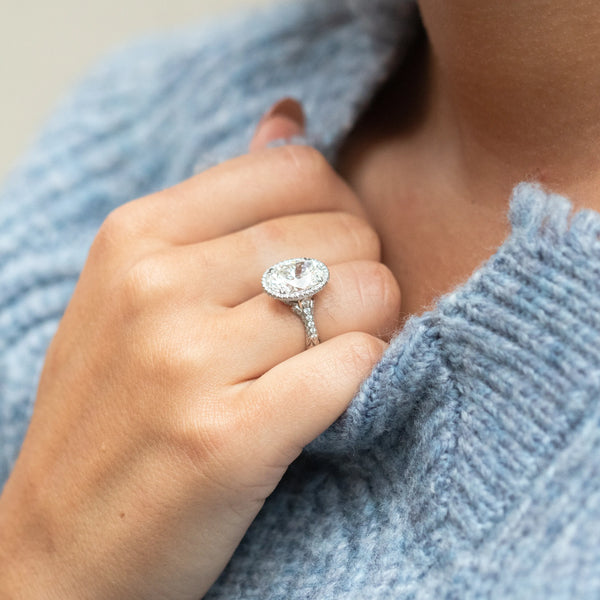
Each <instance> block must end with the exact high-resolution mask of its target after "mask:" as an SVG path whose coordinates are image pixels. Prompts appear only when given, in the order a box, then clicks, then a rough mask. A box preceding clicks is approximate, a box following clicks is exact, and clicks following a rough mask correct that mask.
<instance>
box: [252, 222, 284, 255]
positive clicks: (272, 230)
mask: <svg viewBox="0 0 600 600" xmlns="http://www.w3.org/2000/svg"><path fill="white" fill-rule="evenodd" d="M248 233H249V235H250V239H249V240H247V241H248V244H249V246H250V248H251V249H253V250H254V251H256V249H257V248H259V247H261V246H262V247H264V246H267V247H269V246H275V247H277V246H278V245H280V244H281V243H282V242H285V239H286V237H287V229H286V227H285V226H284V224H283V223H282V222H281V220H279V219H270V220H269V221H263V222H262V223H260V224H259V225H257V226H256V227H251V228H250V229H249V230H248Z"/></svg>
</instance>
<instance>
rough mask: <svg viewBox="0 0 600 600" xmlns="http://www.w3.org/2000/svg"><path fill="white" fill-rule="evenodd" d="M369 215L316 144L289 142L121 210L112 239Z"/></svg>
mask: <svg viewBox="0 0 600 600" xmlns="http://www.w3.org/2000/svg"><path fill="white" fill-rule="evenodd" d="M322 211H327V212H329V211H346V212H350V213H353V214H356V215H358V216H362V217H364V216H365V212H364V209H363V208H362V207H361V205H360V202H359V201H358V199H357V198H356V196H355V194H354V193H353V191H352V190H351V189H350V187H349V186H348V185H347V184H346V183H345V182H344V181H343V180H342V178H341V177H339V176H338V175H337V174H336V173H335V171H334V170H333V169H332V167H331V166H330V165H329V164H328V163H327V161H326V160H325V158H324V157H323V156H322V155H321V154H320V153H319V152H318V151H317V150H315V149H314V148H311V147H310V146H303V145H285V146H281V147H279V148H268V149H266V150H261V151H259V152H255V153H252V154H246V155H244V156H240V157H238V158H234V159H232V160H230V161H227V162H226V163H222V164H220V165H217V166H216V167H213V168H212V169H209V170H208V171H205V172H204V173H200V174H199V175H196V176H195V177H192V178H191V179H188V180H186V181H184V182H182V183H180V184H178V185H175V186H173V187H171V188H169V189H167V190H164V191H163V192H159V193H156V194H152V195H150V196H145V197H143V198H139V199H137V200H133V201H132V202H128V203H127V204H124V205H123V206H121V207H119V208H117V209H116V210H115V211H113V213H111V215H109V218H108V219H107V221H106V222H105V225H106V227H105V233H106V234H108V237H109V238H112V239H115V238H117V239H119V240H122V241H123V242H125V243H124V244H122V245H123V246H127V243H126V242H128V241H130V240H132V239H134V240H135V239H137V240H139V239H144V240H149V239H150V238H151V239H154V240H156V241H157V242H160V243H159V244H157V249H158V248H160V247H164V246H165V245H167V246H168V245H174V244H175V245H176V244H192V243H196V242H200V241H205V240H208V239H213V238H216V237H219V236H222V235H226V234H228V233H232V232H234V231H239V230H240V229H244V228H246V227H250V226H252V225H254V224H256V223H259V222H261V221H266V220H268V219H273V218H275V217H281V216H285V215H292V214H299V213H305V212H322Z"/></svg>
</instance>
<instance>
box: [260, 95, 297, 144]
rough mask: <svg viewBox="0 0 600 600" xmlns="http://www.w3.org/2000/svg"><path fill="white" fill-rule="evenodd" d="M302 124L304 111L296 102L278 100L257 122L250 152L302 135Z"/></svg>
mask: <svg viewBox="0 0 600 600" xmlns="http://www.w3.org/2000/svg"><path fill="white" fill-rule="evenodd" d="M304 122H305V119H304V111H303V110H302V106H301V105H300V103H299V102H298V101H297V100H294V99H293V98H283V99H282V100H279V102H276V103H275V104H274V105H273V106H272V107H271V108H270V109H269V110H268V111H267V112H266V113H265V114H264V115H263V117H262V118H261V120H260V121H259V122H258V125H257V126H256V130H255V132H254V135H253V137H252V141H251V142H250V152H255V151H256V150H261V149H262V148H265V147H266V146H267V145H268V144H269V143H270V142H272V141H274V140H278V139H290V138H293V137H295V136H299V135H304Z"/></svg>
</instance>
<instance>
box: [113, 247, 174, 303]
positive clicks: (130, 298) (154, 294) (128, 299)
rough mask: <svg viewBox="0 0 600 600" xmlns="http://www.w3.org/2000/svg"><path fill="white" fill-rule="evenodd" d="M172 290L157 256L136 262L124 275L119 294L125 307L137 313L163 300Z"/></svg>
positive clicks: (146, 257)
mask: <svg viewBox="0 0 600 600" xmlns="http://www.w3.org/2000/svg"><path fill="white" fill-rule="evenodd" d="M169 290H170V282H169V277H168V275H167V272H166V269H165V268H164V266H163V264H162V262H161V261H160V259H159V258H157V257H156V256H155V255H150V256H145V257H143V258H142V259H140V260H138V261H137V262H135V263H134V264H133V265H132V266H131V267H129V268H128V269H127V271H126V272H125V273H124V274H123V275H122V277H121V280H120V282H119V293H120V298H121V301H122V302H123V303H124V305H125V307H128V308H129V309H135V310H136V311H138V310H141V309H144V308H145V307H147V306H149V305H154V304H156V302H157V301H159V300H162V299H164V298H165V296H166V295H167V294H168V292H169Z"/></svg>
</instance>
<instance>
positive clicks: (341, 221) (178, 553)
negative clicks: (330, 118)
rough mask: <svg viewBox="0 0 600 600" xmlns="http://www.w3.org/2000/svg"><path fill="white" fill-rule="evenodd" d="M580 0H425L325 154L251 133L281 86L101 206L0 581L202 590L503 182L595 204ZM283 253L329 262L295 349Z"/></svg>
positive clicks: (52, 364)
mask: <svg viewBox="0 0 600 600" xmlns="http://www.w3.org/2000/svg"><path fill="white" fill-rule="evenodd" d="M480 4H481V5H480ZM563 5H564V6H563ZM579 5H580V6H579ZM579 5H578V11H574V10H573V6H572V4H569V5H567V3H560V2H551V1H549V0H546V1H542V0H527V1H525V0H516V1H515V2H511V3H504V5H501V3H492V2H490V3H478V2H476V1H475V0H454V1H453V2H452V3H443V2H441V0H440V1H434V0H431V1H428V0H424V1H423V2H421V8H422V11H423V15H424V19H425V25H426V27H427V30H428V33H429V36H430V38H431V41H426V42H425V43H424V44H422V45H421V47H420V48H416V50H415V52H414V54H413V56H411V57H410V60H409V61H407V63H406V65H405V67H404V68H403V69H402V70H401V71H399V72H398V73H397V74H396V76H395V77H394V78H393V79H392V81H391V83H390V85H389V86H388V87H387V88H386V89H385V90H383V91H382V93H381V95H380V96H379V98H378V99H377V100H376V102H375V103H374V105H373V110H371V111H370V112H369V113H368V114H366V115H365V118H364V119H363V120H362V121H361V123H360V124H359V126H358V127H357V129H356V131H355V132H354V133H353V134H352V136H350V138H349V139H348V142H347V144H346V146H345V148H344V151H343V154H342V160H341V161H340V165H339V173H336V172H334V171H333V170H332V169H331V168H330V167H329V166H328V165H327V164H326V162H325V161H324V159H323V158H322V157H321V156H320V155H318V153H316V152H315V151H314V150H311V149H309V148H304V147H291V146H290V147H284V148H277V149H271V150H265V149H264V146H265V144H267V143H268V141H269V140H271V139H275V138H278V137H281V136H285V137H290V136H292V135H295V134H298V133H301V130H302V119H301V118H299V117H298V110H297V109H295V108H293V107H292V108H290V106H289V101H287V104H288V106H287V108H285V103H284V105H283V107H282V106H281V105H280V106H279V108H277V107H276V108H275V110H271V111H270V113H269V114H268V115H267V117H266V119H264V120H263V121H262V122H261V124H260V125H259V127H258V130H257V132H256V135H255V138H254V140H253V142H252V144H251V153H250V154H248V155H247V156H244V157H240V158H238V159H235V160H232V161H228V162H226V163H223V164H222V165H220V166H218V167H215V168H214V169H210V170H209V171H207V172H205V173H202V174H200V175H198V176H196V177H193V178H192V179H190V180H187V181H185V182H183V183H181V184H180V185H178V186H175V187H174V188H171V189H169V190H165V191H163V192H160V193H157V194H153V195H151V196H148V197H145V198H141V199H138V200H135V201H132V202H130V203H128V204H126V205H124V206H123V207H121V208H119V209H117V210H116V211H114V212H113V213H112V214H111V215H110V216H109V218H108V219H107V220H106V222H105V223H104V224H103V226H102V228H101V229H100V232H99V233H98V236H97V238H96V240H95V241H94V244H93V246H92V248H91V251H90V255H89V257H88V260H87V262H86V265H85V267H84V269H83V272H82V274H81V278H80V280H79V282H78V284H77V287H76V290H75V293H74V295H73V298H72V300H71V302H70V303H69V306H68V308H67V311H66V313H65V315H64V318H63V319H62V321H61V323H60V326H59V329H58V331H57V334H56V336H55V338H54V339H53V341H52V344H51V346H50V348H49V351H48V354H47V357H46V363H45V365H44V371H43V373H42V378H41V381H40V385H39V391H38V397H37V401H36V406H35V410H34V414H33V418H32V422H31V426H30V429H29V431H28V434H27V438H26V440H25V443H24V446H23V449H22V452H21V454H20V456H19V459H18V462H17V465H16V467H15V469H14V471H13V473H12V475H11V477H10V479H9V481H8V483H7V485H6V487H5V490H4V492H3V494H2V496H1V497H0V531H2V535H3V540H2V542H3V543H2V545H1V546H0V589H2V590H3V592H4V591H6V593H7V594H8V596H9V597H11V598H15V599H25V598H39V597H44V598H51V599H52V598H61V599H70V598H78V599H92V598H93V599H96V598H128V599H129V598H167V599H171V598H173V599H180V598H181V599H187V598H190V599H192V598H198V597H199V596H201V595H203V594H204V593H205V591H206V590H207V589H208V588H209V587H210V585H211V584H212V583H213V582H214V580H215V579H216V577H217V576H218V575H219V573H220V572H221V570H222V569H223V567H224V566H225V564H226V563H227V561H228V560H229V558H230V556H231V554H232V552H233V551H234V549H235V547H236V545H237V544H238V543H239V541H240V539H241V538H242V536H243V534H244V533H245V531H246V529H247V527H248V526H249V524H250V523H251V521H252V519H253V518H254V516H255V515H256V513H257V512H258V510H259V509H260V507H261V506H262V504H263V502H264V499H265V498H266V497H267V496H268V494H269V493H270V492H271V491H272V490H273V489H274V487H275V486H276V485H277V482H278V481H279V480H280V478H281V476H282V475H283V473H284V472H285V470H286V468H287V466H288V465H289V464H290V462H291V461H292V460H293V459H294V458H295V457H296V456H298V454H299V453H300V451H301V449H302V448H303V446H304V445H306V444H307V443H308V442H310V441H311V440H312V439H314V438H315V437H316V436H317V435H318V434H319V433H320V432H322V431H323V430H324V429H325V428H326V427H328V426H329V425H330V424H331V423H332V422H333V421H334V420H335V419H336V418H337V417H338V416H339V415H340V414H341V413H342V412H343V410H344V409H345V408H346V406H347V404H348V402H349V401H350V399H351V398H352V396H353V395H354V393H355V391H356V389H357V387H358V386H359V384H360V382H361V381H362V380H363V379H364V377H366V375H367V374H368V373H369V371H370V370H371V368H372V366H373V364H374V363H375V362H376V361H377V360H378V359H379V358H380V356H381V353H382V352H383V350H384V349H385V347H386V340H387V339H388V338H389V336H390V334H391V333H392V331H393V330H394V328H396V327H397V325H398V315H400V318H401V319H402V318H403V317H404V316H405V315H407V314H409V313H411V312H415V311H418V310H420V309H421V308H422V307H424V306H426V305H427V304H428V303H430V302H431V301H432V299H433V298H434V297H435V296H436V295H437V294H439V293H442V292H443V291H445V290H447V289H449V288H450V287H451V286H453V285H455V284H456V283H459V282H460V281H462V280H464V278H465V277H466V276H468V275H469V274H470V272H471V271H472V269H473V268H474V267H476V266H477V264H478V263H479V262H480V261H481V260H483V259H485V258H486V257H487V256H489V254H491V252H493V249H494V248H495V247H496V246H497V245H498V244H499V243H501V241H502V240H503V239H504V237H505V235H506V233H507V225H506V221H505V213H506V208H507V200H508V193H509V192H510V189H511V187H512V185H513V184H514V183H516V182H517V181H519V180H521V179H523V178H526V177H528V176H535V177H536V178H537V179H538V180H539V179H541V180H542V181H543V182H545V183H547V184H548V185H549V186H551V187H553V188H554V189H555V190H556V191H562V192H563V193H568V194H570V195H571V196H572V197H573V200H574V202H575V204H576V206H589V207H591V208H597V206H596V203H597V200H596V198H597V197H598V196H597V194H596V193H595V192H596V187H597V184H598V181H597V179H598V177H597V175H596V173H597V172H598V170H597V169H595V165H596V152H597V151H596V148H597V144H596V131H597V125H596V124H597V123H599V122H600V120H599V119H597V118H596V117H598V116H599V115H598V112H600V108H599V107H598V102H599V100H598V99H597V98H596V97H595V95H594V94H593V93H592V90H593V89H594V86H595V85H596V78H597V76H598V77H600V74H599V73H598V71H599V70H600V67H599V66H597V65H596V64H594V60H593V58H592V57H597V56H598V54H599V52H598V51H597V49H596V47H595V46H596V44H597V41H596V40H597V39H600V38H599V36H597V35H595V31H593V29H594V27H596V25H594V24H595V23H600V19H598V18H596V17H598V16H600V15H598V14H596V13H597V12H598V11H600V8H597V7H596V6H595V5H594V4H593V3H592V2H580V3H579ZM597 26H600V25H597ZM507 31H509V32H510V33H511V35H506V34H505V33H506V32H507ZM532 40H533V41H534V42H535V43H532ZM588 55H589V56H588ZM598 62H599V63H600V61H598ZM411 71H412V72H411ZM415 73H420V74H421V76H420V77H417V78H416V80H418V81H420V85H412V86H411V87H410V89H412V90H413V92H412V95H407V94H406V93H405V91H403V90H406V88H405V87H404V85H403V82H404V81H406V80H410V81H415V77H416V76H415ZM482 73H485V76H484V77H482ZM548 81H549V82H551V85H550V86H546V85H545V84H546V82H548ZM596 89H597V88H596ZM565 90H568V91H569V94H565V93H562V94H561V93H559V92H561V91H563V92H564V91H565ZM400 91H402V93H400ZM574 106H576V107H577V110H576V111H574V110H573V107H574ZM540 107H543V110H541V109H540ZM397 115H398V116H397ZM399 115H404V117H400V116H399ZM344 179H345V180H347V181H348V182H349V184H350V185H348V184H347V183H346V182H345V181H344ZM359 198H360V199H359ZM208 199H210V202H209V201H205V200H208ZM241 202H243V206H242V204H241ZM382 249H383V251H382ZM296 255H310V256H316V257H319V258H321V259H322V260H324V261H325V262H326V263H327V264H328V265H330V267H331V282H330V284H328V286H326V288H325V289H324V290H323V292H321V293H320V294H319V296H318V302H317V308H316V322H317V323H318V325H319V328H320V333H321V337H322V339H323V343H322V344H321V345H319V346H317V347H315V348H312V349H310V350H307V351H305V352H303V351H302V349H303V345H304V332H303V330H302V326H301V324H300V322H299V320H298V319H297V317H296V316H294V315H293V314H291V311H290V310H289V309H288V308H287V307H285V306H283V305H282V304H281V303H279V302H278V301H275V300H273V299H271V298H269V297H267V296H266V295H265V294H263V293H261V290H260V275H261V274H262V272H263V270H264V269H265V268H266V267H267V266H269V265H271V264H273V263H274V262H277V261H278V260H281V259H282V258H286V257H289V256H296ZM223 272H226V273H227V276H226V277H225V276H223V275H222V273H223ZM398 281H399V282H400V287H401V288H402V301H401V298H400V290H399V287H398V283H397V282H398ZM401 302H402V303H401ZM74 349H76V351H75V350H74Z"/></svg>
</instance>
